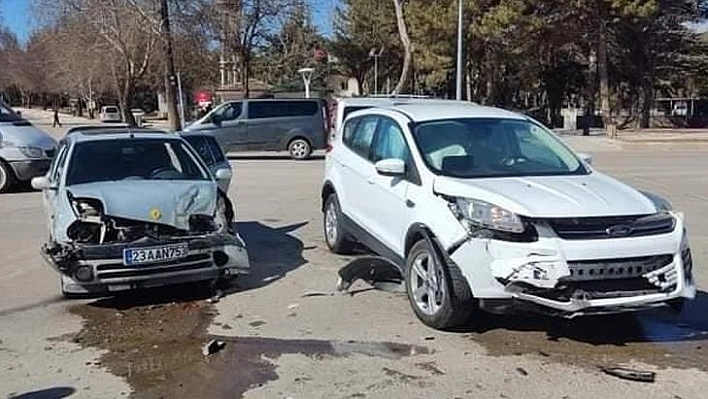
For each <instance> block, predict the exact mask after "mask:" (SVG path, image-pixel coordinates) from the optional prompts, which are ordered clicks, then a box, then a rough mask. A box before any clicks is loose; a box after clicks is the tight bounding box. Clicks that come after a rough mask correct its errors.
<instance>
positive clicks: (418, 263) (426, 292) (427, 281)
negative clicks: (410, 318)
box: [408, 252, 445, 315]
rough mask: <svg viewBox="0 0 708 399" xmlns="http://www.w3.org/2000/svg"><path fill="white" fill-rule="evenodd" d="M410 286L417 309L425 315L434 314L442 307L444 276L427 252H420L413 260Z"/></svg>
mask: <svg viewBox="0 0 708 399" xmlns="http://www.w3.org/2000/svg"><path fill="white" fill-rule="evenodd" d="M409 281H410V287H408V289H409V290H410V292H412V293H413V299H414V301H415V304H416V306H417V307H418V309H419V310H420V311H421V312H423V313H425V314H426V315H434V314H435V313H437V311H438V310H440V308H441V307H442V304H443V298H444V297H445V277H444V276H443V274H442V268H441V267H440V265H437V262H435V260H434V259H433V257H432V256H431V254H430V253H429V252H422V253H420V254H418V256H416V258H415V259H414V260H413V267H412V268H411V276H410V280H409Z"/></svg>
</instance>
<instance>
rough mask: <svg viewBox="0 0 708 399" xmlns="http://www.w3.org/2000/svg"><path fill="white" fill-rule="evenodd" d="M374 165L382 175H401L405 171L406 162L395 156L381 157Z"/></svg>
mask: <svg viewBox="0 0 708 399" xmlns="http://www.w3.org/2000/svg"><path fill="white" fill-rule="evenodd" d="M374 167H375V168H376V172H378V173H379V174H380V175H382V176H403V175H404V174H405V173H406V163H405V162H403V161H402V160H400V159H395V158H391V159H382V160H380V161H378V162H376V164H375V165H374Z"/></svg>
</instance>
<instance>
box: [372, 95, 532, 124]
mask: <svg viewBox="0 0 708 399" xmlns="http://www.w3.org/2000/svg"><path fill="white" fill-rule="evenodd" d="M387 108H388V109H391V110H394V111H397V112H400V113H402V114H404V115H405V116H406V117H407V118H408V119H410V120H412V121H413V122H425V121H432V120H440V119H457V118H496V119H519V120H524V119H528V117H526V116H525V115H521V114H518V113H515V112H511V111H507V110H503V109H501V108H494V107H486V106H481V105H478V104H475V103H470V102H464V101H454V100H427V101H425V102H411V103H400V102H399V103H397V104H394V105H393V106H391V107H387ZM359 112H365V111H359Z"/></svg>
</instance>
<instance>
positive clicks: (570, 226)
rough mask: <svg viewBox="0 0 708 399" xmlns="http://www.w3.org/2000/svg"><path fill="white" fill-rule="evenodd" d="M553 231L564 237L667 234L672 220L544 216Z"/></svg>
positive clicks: (663, 216)
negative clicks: (549, 217) (555, 217)
mask: <svg viewBox="0 0 708 399" xmlns="http://www.w3.org/2000/svg"><path fill="white" fill-rule="evenodd" d="M547 222H548V224H549V225H550V226H551V228H552V229H553V230H554V231H555V232H556V234H557V235H558V236H559V237H560V238H563V239H565V240H594V239H607V238H624V237H642V236H651V235H657V234H667V233H671V232H672V231H673V230H674V227H675V224H676V223H675V220H674V218H673V216H671V215H670V214H663V213H661V214H655V215H648V216H646V215H643V216H611V217H589V218H562V219H548V220H547Z"/></svg>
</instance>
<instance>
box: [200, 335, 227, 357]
mask: <svg viewBox="0 0 708 399" xmlns="http://www.w3.org/2000/svg"><path fill="white" fill-rule="evenodd" d="M225 347H226V342H224V341H217V340H215V339H213V340H211V341H209V343H208V344H206V345H204V347H203V348H202V354H204V356H209V355H213V354H214V353H216V352H218V351H220V350H222V349H224V348H225Z"/></svg>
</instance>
